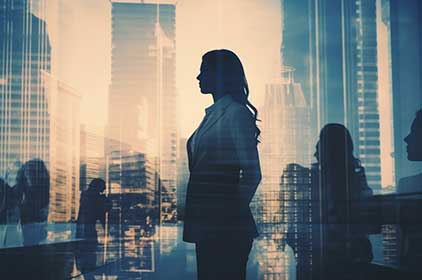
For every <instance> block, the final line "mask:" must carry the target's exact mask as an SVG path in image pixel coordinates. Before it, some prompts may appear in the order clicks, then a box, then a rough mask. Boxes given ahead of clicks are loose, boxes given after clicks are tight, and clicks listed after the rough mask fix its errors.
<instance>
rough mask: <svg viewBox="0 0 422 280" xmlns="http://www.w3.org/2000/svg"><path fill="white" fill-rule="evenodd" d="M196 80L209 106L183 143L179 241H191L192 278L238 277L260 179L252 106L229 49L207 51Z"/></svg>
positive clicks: (253, 232) (242, 271)
mask: <svg viewBox="0 0 422 280" xmlns="http://www.w3.org/2000/svg"><path fill="white" fill-rule="evenodd" d="M197 79H198V81H199V87H200V90H201V92H202V93H203V94H212V97H213V99H214V104H213V105H212V106H210V107H208V108H206V109H205V117H204V119H203V121H202V122H201V124H200V125H199V127H198V128H197V129H196V130H195V132H194V133H193V134H192V136H191V137H190V138H189V140H188V143H187V151H188V160H189V171H190V177H189V182H188V188H187V193H186V205H185V220H184V229H183V240H184V241H186V242H192V243H195V245H196V257H197V273H198V279H200V280H205V279H220V280H223V279H237V280H241V279H245V277H246V266H247V261H248V256H249V253H250V251H251V248H252V243H253V239H254V238H255V237H257V236H258V232H257V229H256V225H255V221H254V218H253V216H252V213H251V210H250V207H249V203H250V201H251V200H252V197H253V196H254V194H255V191H256V189H257V187H258V184H259V182H260V180H261V169H260V165H259V157H258V151H257V144H258V136H259V133H260V131H259V129H258V128H257V126H256V121H257V110H256V109H255V107H254V106H253V105H252V104H251V103H250V102H249V101H248V94H249V88H248V84H247V81H246V77H245V73H244V70H243V66H242V64H241V62H240V60H239V58H238V57H237V56H236V54H234V53H233V52H231V51H229V50H214V51H210V52H207V53H206V54H205V55H204V56H203V57H202V63H201V68H200V74H199V75H198V77H197Z"/></svg>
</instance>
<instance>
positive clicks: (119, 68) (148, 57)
mask: <svg viewBox="0 0 422 280" xmlns="http://www.w3.org/2000/svg"><path fill="white" fill-rule="evenodd" d="M175 12H176V8H175V5H174V4H173V3H172V1H141V2H139V1H130V0H128V1H121V0H118V1H112V75H111V85H110V92H109V114H108V132H107V133H108V138H110V139H114V140H117V141H111V142H110V143H109V144H108V145H107V150H108V151H107V153H108V154H110V153H111V152H113V153H116V152H118V151H119V147H116V146H113V145H112V143H113V142H115V143H125V144H127V145H129V146H130V150H132V151H135V152H139V153H142V154H144V155H145V157H146V158H147V159H148V161H149V162H150V163H152V168H153V172H154V173H155V174H156V175H157V176H156V180H155V182H153V184H154V187H155V188H156V189H157V191H158V194H159V196H158V204H159V207H160V209H161V216H160V221H162V222H167V221H172V220H173V217H175V210H176V205H175V201H176V146H177V143H176V139H177V135H176V134H177V133H176V131H177V128H176V91H175ZM120 152H122V151H121V150H120ZM122 157H125V155H122ZM169 203H170V205H169Z"/></svg>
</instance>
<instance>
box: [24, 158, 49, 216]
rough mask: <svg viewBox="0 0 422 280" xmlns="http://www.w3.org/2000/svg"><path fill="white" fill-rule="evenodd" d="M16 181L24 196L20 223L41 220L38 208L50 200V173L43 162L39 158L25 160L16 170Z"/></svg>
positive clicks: (46, 204)
mask: <svg viewBox="0 0 422 280" xmlns="http://www.w3.org/2000/svg"><path fill="white" fill-rule="evenodd" d="M17 181H18V182H17V183H18V185H19V188H20V189H22V191H23V193H24V197H25V198H24V200H23V202H22V205H21V221H22V223H23V224H25V223H33V222H41V221H42V220H43V217H41V216H40V210H41V209H43V208H46V207H47V206H48V205H49V202H50V175H49V173H48V170H47V167H46V166H45V164H44V162H43V161H42V160H40V159H32V160H30V161H28V162H26V163H25V164H24V165H23V166H22V167H21V169H20V170H19V172H18V176H17Z"/></svg>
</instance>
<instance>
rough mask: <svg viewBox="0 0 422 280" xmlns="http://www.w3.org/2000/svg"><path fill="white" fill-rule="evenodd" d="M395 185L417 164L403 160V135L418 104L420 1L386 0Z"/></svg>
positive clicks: (421, 92)
mask: <svg viewBox="0 0 422 280" xmlns="http://www.w3.org/2000/svg"><path fill="white" fill-rule="evenodd" d="M385 5H388V6H389V16H390V18H389V20H390V25H391V35H390V36H391V64H392V87H393V120H394V122H393V123H394V128H393V130H394V159H395V166H394V167H395V172H396V174H395V175H396V176H395V179H396V185H398V183H399V180H400V179H401V178H403V177H407V176H411V175H414V174H417V173H419V172H420V170H421V163H419V162H411V161H409V160H408V159H407V151H406V145H405V143H404V142H403V139H404V137H406V136H407V135H408V133H409V129H410V125H411V123H412V121H413V119H414V118H415V113H416V111H417V110H419V109H421V107H422V83H421V81H422V34H421V32H420V26H421V25H422V2H421V1H418V0H408V1H400V0H389V1H388V3H386V4H385Z"/></svg>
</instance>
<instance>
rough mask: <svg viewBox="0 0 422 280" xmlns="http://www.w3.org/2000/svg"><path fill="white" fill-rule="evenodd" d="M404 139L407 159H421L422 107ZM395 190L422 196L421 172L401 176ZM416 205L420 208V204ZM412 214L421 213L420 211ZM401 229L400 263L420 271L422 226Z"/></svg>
mask: <svg viewBox="0 0 422 280" xmlns="http://www.w3.org/2000/svg"><path fill="white" fill-rule="evenodd" d="M404 141H405V142H406V144H407V147H406V149H407V159H408V160H409V161H422V109H421V110H419V111H418V112H416V117H415V119H414V120H413V122H412V125H411V127H410V133H409V135H407V136H406V138H404ZM397 192H398V193H401V194H403V193H419V194H415V195H414V196H417V197H418V198H419V199H420V197H421V196H422V195H421V193H422V173H419V174H416V175H413V176H409V177H405V178H401V179H400V181H399V184H398V187H397ZM403 201H406V200H403ZM406 203H407V204H409V203H412V202H411V201H409V202H406ZM416 203H417V202H416ZM413 204H414V203H413ZM416 207H419V209H420V210H422V207H421V206H420V205H418V206H416ZM414 209H415V208H414ZM414 214H415V215H421V214H420V211H419V212H418V211H417V212H416V213H414ZM401 231H402V238H401V239H402V240H401V246H400V264H401V265H402V266H405V267H408V268H409V269H410V270H412V271H418V272H420V271H422V267H421V263H422V226H421V225H420V224H415V223H407V224H404V225H402V226H401Z"/></svg>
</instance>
